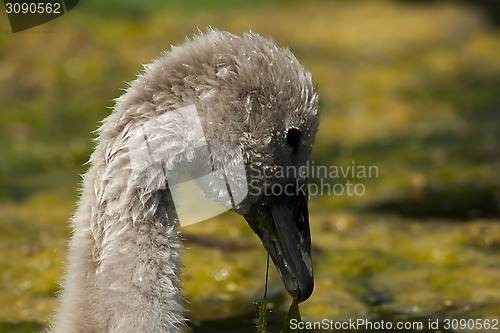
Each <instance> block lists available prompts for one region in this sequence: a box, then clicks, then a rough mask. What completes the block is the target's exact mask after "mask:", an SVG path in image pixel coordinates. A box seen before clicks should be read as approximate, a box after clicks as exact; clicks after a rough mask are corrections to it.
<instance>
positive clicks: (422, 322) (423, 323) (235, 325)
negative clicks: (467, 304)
mask: <svg viewBox="0 0 500 333" xmlns="http://www.w3.org/2000/svg"><path fill="white" fill-rule="evenodd" d="M285 316H286V313H284V312H280V311H270V312H269V313H268V317H267V319H268V322H267V328H268V330H267V332H268V333H279V332H281V330H282V329H283V324H284V323H285ZM444 319H445V318H444V317H440V316H437V315H435V314H432V315H425V316H422V315H420V316H415V315H411V314H408V313H404V312H397V311H394V310H387V309H383V308H374V309H373V311H372V313H371V315H370V317H369V319H367V321H369V322H370V323H371V324H359V325H358V326H357V328H354V327H356V325H355V323H354V322H356V321H357V320H358V319H353V323H352V324H350V323H349V322H347V321H346V322H344V323H345V325H348V326H345V327H349V326H350V327H351V328H347V329H335V326H334V325H335V322H332V323H331V324H328V323H327V324H324V325H329V326H323V327H321V328H318V329H303V330H292V332H311V333H326V332H345V333H351V332H352V333H354V332H357V333H368V332H371V333H383V332H402V331H404V332H407V333H412V332H415V333H417V332H418V333H436V332H441V333H455V332H459V331H458V330H453V329H448V328H447V325H448V324H445V320H444ZM256 320H257V319H256V313H247V314H244V315H240V316H236V317H230V318H224V319H220V320H206V321H199V322H196V323H190V328H191V329H192V332H193V333H256V332H257V329H256ZM321 320H322V319H321ZM321 320H320V321H321ZM359 320H363V319H359ZM303 323H304V324H306V321H304V322H303ZM317 323H318V322H317ZM380 323H383V324H382V325H383V329H382V327H379V326H377V325H379V324H380ZM337 324H338V323H337ZM398 324H399V325H404V326H403V327H404V328H400V329H396V325H398ZM318 325H319V323H318ZM369 325H372V326H369Z"/></svg>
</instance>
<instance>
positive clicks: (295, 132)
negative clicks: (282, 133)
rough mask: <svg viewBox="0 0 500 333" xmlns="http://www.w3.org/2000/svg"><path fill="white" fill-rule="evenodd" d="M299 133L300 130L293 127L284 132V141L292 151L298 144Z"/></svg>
mask: <svg viewBox="0 0 500 333" xmlns="http://www.w3.org/2000/svg"><path fill="white" fill-rule="evenodd" d="M301 134H302V132H301V131H300V130H299V129H298V128H295V127H292V128H290V129H288V132H287V133H286V142H287V143H288V144H289V145H290V146H291V147H292V148H293V151H296V150H297V148H298V146H299V142H300V135H301Z"/></svg>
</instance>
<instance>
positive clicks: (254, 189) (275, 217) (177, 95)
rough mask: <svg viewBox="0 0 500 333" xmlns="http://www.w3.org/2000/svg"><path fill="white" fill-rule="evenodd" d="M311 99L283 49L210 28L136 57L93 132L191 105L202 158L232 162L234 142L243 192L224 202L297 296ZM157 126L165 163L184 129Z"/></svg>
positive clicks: (304, 289)
mask: <svg viewBox="0 0 500 333" xmlns="http://www.w3.org/2000/svg"><path fill="white" fill-rule="evenodd" d="M317 100H318V97H317V94H316V89H315V85H314V83H313V81H312V79H311V74H310V73H309V72H308V71H306V70H304V68H303V67H302V66H301V65H300V64H299V62H298V61H297V59H296V58H295V56H294V55H293V54H292V53H291V52H290V51H289V50H288V49H286V48H282V47H278V46H276V44H275V43H274V42H273V41H272V40H270V39H266V38H263V37H261V36H259V35H258V34H255V33H252V32H250V33H246V34H244V35H243V36H241V37H240V36H235V35H233V34H230V33H227V32H222V31H218V30H210V31H209V32H208V33H206V34H199V35H197V36H195V37H194V38H193V39H191V40H188V41H186V42H185V43H184V44H182V45H181V46H178V47H173V48H172V50H171V51H170V52H167V53H165V54H163V55H162V56H161V57H159V58H157V59H156V60H154V61H153V62H152V63H151V64H150V65H147V66H145V72H144V73H143V74H141V75H140V76H139V77H138V78H137V79H136V80H135V81H133V82H132V83H131V85H130V87H129V89H128V90H127V92H126V93H125V94H124V95H123V96H122V97H121V98H120V99H119V100H118V101H117V105H116V108H115V112H114V113H113V114H112V115H110V117H109V118H112V119H108V120H107V121H106V123H107V124H113V126H103V128H102V129H101V136H102V137H106V135H109V137H110V138H111V137H113V136H115V137H116V133H117V132H126V131H128V130H127V128H133V127H134V126H137V125H138V124H140V123H141V122H144V121H150V120H151V119H153V118H157V119H161V117H159V116H161V115H164V114H167V113H168V112H171V111H173V110H178V109H179V108H182V107H186V106H188V105H194V106H195V108H196V111H197V114H198V117H199V120H200V124H201V127H202V129H203V133H204V138H205V140H206V142H207V143H208V144H209V145H210V146H211V147H212V148H213V149H212V155H211V163H212V166H211V167H212V168H213V169H214V170H215V169H224V168H225V166H227V165H228V164H231V163H234V158H235V156H234V152H235V151H237V152H238V154H240V155H239V156H242V158H243V162H244V169H245V173H246V178H247V179H246V181H247V183H246V184H245V185H246V187H247V190H248V195H246V196H245V198H244V199H243V200H242V201H241V202H235V203H236V205H234V206H233V210H234V211H236V212H238V213H239V214H241V215H243V216H244V217H245V219H246V220H247V222H248V223H249V225H250V227H251V228H252V229H253V230H254V232H255V233H256V234H257V235H258V236H259V237H260V238H261V240H262V243H263V245H264V247H265V248H266V250H267V251H268V252H269V254H270V256H271V258H272V260H273V262H274V264H275V266H276V267H277V269H278V271H279V273H280V274H281V276H282V278H283V281H284V284H285V286H286V288H287V290H288V292H289V293H290V294H291V296H292V297H294V298H295V299H297V300H298V301H303V300H305V299H307V298H308V297H309V296H310V295H311V293H312V290H313V286H314V281H313V273H312V264H311V239H310V233H309V219H308V209H307V195H308V194H307V189H306V186H305V185H306V182H307V179H306V176H307V175H306V173H305V172H304V171H305V166H306V165H307V162H308V161H309V159H310V156H311V150H312V145H313V141H314V137H315V134H316V130H317V127H318V115H317ZM169 121H171V119H170V120H169ZM164 127H165V131H164V133H163V134H164V135H165V137H164V138H163V139H162V140H163V143H162V144H160V145H158V146H157V149H158V150H161V149H165V151H164V152H160V151H157V152H155V155H156V156H158V154H160V155H161V156H163V157H164V162H165V163H167V168H168V165H171V164H175V163H178V162H179V160H180V159H182V157H177V160H175V159H174V160H173V157H172V156H173V155H174V154H173V153H172V151H173V150H176V149H177V150H176V151H178V152H180V153H179V154H177V156H182V149H183V148H182V147H179V141H182V140H184V143H183V144H181V145H180V146H182V145H185V146H186V147H187V146H189V145H193V142H192V141H191V142H189V140H191V139H190V135H189V133H187V134H185V133H184V134H183V133H182V132H181V133H174V132H175V131H174V132H172V125H171V124H164ZM168 131H170V132H169V134H168V133H167V132H168ZM122 137H125V135H122ZM160 137H161V136H160ZM175 140H177V143H174V141H175ZM192 140H197V139H196V138H194V139H192ZM195 144H196V143H195ZM176 146H177V147H176ZM155 147H156V146H153V148H151V149H156V148H155ZM162 147H163V148H162ZM164 147H167V148H164ZM215 147H219V148H220V147H231V149H223V148H220V149H217V148H215ZM187 155H189V154H187ZM187 155H186V156H187ZM185 158H187V159H189V157H185ZM225 176H226V177H227V179H226V181H227V182H231V181H232V179H231V178H232V177H233V176H234V177H236V175H233V174H232V173H231V171H228V172H226V175H225ZM225 190H227V188H220V187H218V186H217V185H214V186H212V187H209V190H206V189H205V191H206V192H211V193H207V196H214V197H216V196H217V194H218V193H221V192H223V191H225ZM238 201H240V200H238ZM201 209H203V208H201Z"/></svg>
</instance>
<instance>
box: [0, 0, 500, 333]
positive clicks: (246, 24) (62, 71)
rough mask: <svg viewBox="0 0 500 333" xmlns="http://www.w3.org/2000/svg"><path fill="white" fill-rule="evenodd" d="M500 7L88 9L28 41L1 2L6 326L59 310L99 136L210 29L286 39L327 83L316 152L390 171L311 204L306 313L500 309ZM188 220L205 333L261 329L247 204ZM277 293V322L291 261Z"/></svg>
mask: <svg viewBox="0 0 500 333" xmlns="http://www.w3.org/2000/svg"><path fill="white" fill-rule="evenodd" d="M498 8H499V5H498V2H497V1H474V2H473V1H469V2H467V1H449V2H445V1H354V0H353V1H347V0H345V1H300V0H295V1H285V0H282V1H278V0H276V1H264V0H255V1H252V2H250V1H243V0H238V1H234V0H233V1H230V0H218V1H212V2H207V1H200V0H189V1H183V2H181V1H173V0H170V1H159V0H149V1H142V2H140V1H132V0H126V1H118V0H113V1H106V2H98V1H82V2H81V3H80V4H79V5H78V6H77V7H75V8H74V9H73V10H72V11H70V12H69V13H68V14H66V15H64V16H63V17H61V18H58V19H56V20H54V21H51V22H49V23H47V24H44V25H42V26H39V27H36V28H33V29H30V30H27V31H23V32H19V33H16V34H12V33H11V32H10V27H9V25H8V20H7V17H6V15H5V13H3V12H2V13H1V14H0V85H1V87H2V89H1V90H0V101H1V111H0V152H1V154H0V332H35V331H36V330H39V329H41V328H43V327H44V326H46V325H48V324H49V323H50V321H51V315H52V313H53V311H54V308H55V306H56V297H55V296H56V294H57V292H58V289H59V286H58V281H60V278H61V275H62V273H63V268H64V260H65V252H66V244H67V240H68V238H69V236H70V230H69V227H68V221H69V219H70V217H71V214H72V211H73V210H74V207H75V202H76V201H77V195H78V191H77V189H78V187H79V182H80V176H79V175H80V174H82V173H84V172H85V167H84V166H83V164H84V163H85V161H86V160H87V159H88V156H89V154H90V153H91V152H92V149H93V145H94V143H93V141H92V139H93V138H94V137H95V135H94V134H91V132H92V131H93V130H95V129H96V128H97V127H98V126H99V121H100V120H101V119H103V118H104V117H105V116H106V115H107V114H109V112H110V108H111V107H112V106H113V99H114V98H116V97H118V96H119V95H120V94H121V93H122V89H123V88H125V87H126V84H125V82H127V81H130V80H133V79H134V78H135V76H136V75H137V73H139V71H140V70H141V68H142V67H141V64H144V63H148V62H150V61H151V59H152V58H154V57H157V56H158V55H159V54H160V53H161V52H162V51H164V50H168V49H169V48H170V45H171V44H173V45H175V44H179V43H182V42H183V41H184V40H185V38H186V36H192V35H193V34H194V33H195V32H196V31H197V29H198V28H199V29H200V30H202V31H204V30H205V29H206V28H207V27H208V26H213V27H217V28H219V29H224V30H228V31H231V32H233V33H237V34H241V33H242V32H244V31H247V30H248V29H253V30H254V31H256V32H258V33H260V34H262V35H265V36H270V37H273V38H274V39H275V40H276V41H277V42H278V43H279V44H284V45H289V46H290V48H291V50H292V51H293V52H294V53H295V54H296V56H297V57H298V58H299V60H300V61H301V63H302V64H303V65H304V66H305V67H306V68H308V69H310V70H311V71H312V74H313V78H314V79H315V81H316V83H317V84H318V90H319V94H320V112H321V125H320V128H319V132H318V136H317V140H316V145H315V149H314V156H313V159H314V162H315V164H316V165H336V166H349V165H353V164H355V165H362V166H376V167H377V168H378V171H379V174H378V177H372V178H370V179H356V178H355V177H354V178H353V177H351V178H347V179H342V178H340V179H334V180H332V182H339V183H345V182H346V181H347V180H349V181H350V182H352V183H354V184H362V185H363V186H364V189H365V191H364V194H363V195H360V196H356V195H351V196H349V195H340V196H339V195H337V196H336V195H324V196H314V197H312V198H311V208H310V212H311V224H312V233H313V235H312V238H313V243H314V265H315V274H316V289H315V293H314V294H313V296H312V297H311V299H310V300H308V301H307V302H305V303H303V304H302V305H301V312H302V315H303V317H304V318H308V319H314V318H316V319H317V318H329V319H334V320H348V319H357V318H372V319H374V320H375V319H381V318H382V319H387V320H391V321H397V320H405V321H418V320H420V321H423V322H427V318H440V319H444V318H457V319H463V318H465V319H468V318H494V317H496V318H500V268H499V265H498V263H499V262H500V254H499V250H500V224H499V222H500V172H499V170H500V168H499V167H500V30H499V28H498V26H497V25H496V24H497V23H498V22H499V20H498V17H499V16H498V13H499V10H498ZM317 181H318V180H317V179H312V182H313V183H314V182H317ZM332 184H333V183H332ZM182 232H183V233H184V235H185V238H186V241H185V245H186V247H187V248H188V249H187V250H186V251H185V252H184V253H183V258H184V264H185V266H186V269H185V271H184V275H183V278H184V293H185V294H186V296H187V298H188V300H189V301H190V304H189V308H190V312H189V313H188V317H189V318H191V320H192V326H193V330H194V331H195V332H233V331H234V332H236V331H237V330H233V329H234V327H238V329H240V330H238V332H253V331H254V329H253V325H254V323H253V322H252V321H253V320H254V319H255V315H254V313H255V307H254V305H253V304H252V301H254V300H258V299H259V298H260V297H261V295H262V291H263V286H264V274H265V262H266V257H265V253H264V251H263V250H262V249H261V246H260V245H259V241H258V239H257V238H256V237H255V236H253V235H252V233H251V231H250V230H249V228H248V227H247V226H246V225H245V222H244V221H243V220H242V218H240V217H238V216H236V215H235V214H230V213H228V214H224V215H222V216H220V217H218V218H214V219H212V220H210V221H208V222H205V223H199V224H197V225H194V226H191V227H187V228H183V230H182ZM200 258H203V260H200ZM270 294H271V299H272V301H271V306H272V307H273V313H275V314H276V316H277V318H276V319H275V320H276V321H277V322H279V321H280V318H282V316H281V317H280V314H281V315H282V314H283V313H284V311H285V310H286V307H287V306H288V304H289V301H288V300H287V298H286V297H287V296H286V295H285V294H284V293H283V288H282V286H281V282H280V279H279V278H278V277H277V274H276V273H275V272H273V274H272V276H271V285H270ZM224 323H226V324H224ZM281 324H282V323H278V324H277V325H278V326H279V325H281ZM441 331H442V332H447V330H446V329H444V328H443V327H441ZM464 331H467V330H464ZM470 331H474V332H480V331H485V332H486V331H487V330H470ZM450 332H451V331H450Z"/></svg>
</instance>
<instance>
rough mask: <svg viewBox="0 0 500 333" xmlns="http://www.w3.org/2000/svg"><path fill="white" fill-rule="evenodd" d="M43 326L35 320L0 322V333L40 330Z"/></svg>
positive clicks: (23, 332) (22, 332)
mask: <svg viewBox="0 0 500 333" xmlns="http://www.w3.org/2000/svg"><path fill="white" fill-rule="evenodd" d="M44 328H45V326H44V325H42V324H40V323H38V322H35V321H22V322H15V323H13V322H0V333H32V332H41V331H42V329H44Z"/></svg>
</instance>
